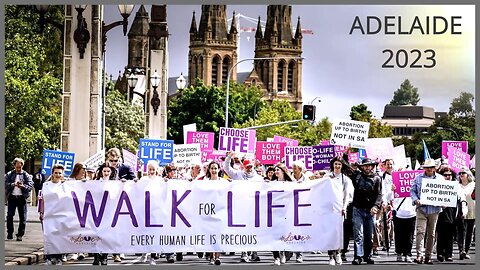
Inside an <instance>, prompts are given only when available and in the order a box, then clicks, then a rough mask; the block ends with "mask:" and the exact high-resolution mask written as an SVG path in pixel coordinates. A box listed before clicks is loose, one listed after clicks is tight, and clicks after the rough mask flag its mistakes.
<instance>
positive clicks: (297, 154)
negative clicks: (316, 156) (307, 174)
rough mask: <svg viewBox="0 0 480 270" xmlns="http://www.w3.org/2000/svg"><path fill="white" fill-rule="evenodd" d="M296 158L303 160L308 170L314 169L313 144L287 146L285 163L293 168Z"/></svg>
mask: <svg viewBox="0 0 480 270" xmlns="http://www.w3.org/2000/svg"><path fill="white" fill-rule="evenodd" d="M295 160H301V161H303V163H304V164H305V167H306V168H307V170H313V156H312V146H285V165H286V166H287V168H289V169H291V168H292V164H293V162H294V161H295Z"/></svg>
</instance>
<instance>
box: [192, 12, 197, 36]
mask: <svg viewBox="0 0 480 270" xmlns="http://www.w3.org/2000/svg"><path fill="white" fill-rule="evenodd" d="M190 34H197V21H196V20H195V11H193V16H192V24H191V25H190Z"/></svg>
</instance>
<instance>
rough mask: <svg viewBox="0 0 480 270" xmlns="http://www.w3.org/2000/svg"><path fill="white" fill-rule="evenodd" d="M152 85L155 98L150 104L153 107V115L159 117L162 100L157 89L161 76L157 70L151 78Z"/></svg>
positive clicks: (153, 97)
mask: <svg viewBox="0 0 480 270" xmlns="http://www.w3.org/2000/svg"><path fill="white" fill-rule="evenodd" d="M150 83H151V85H152V87H153V96H152V99H151V100H150V104H151V105H152V107H153V114H154V115H157V111H158V107H159V106H160V98H159V96H158V92H157V87H158V85H159V84H160V75H158V73H157V70H155V73H153V75H152V76H151V77H150Z"/></svg>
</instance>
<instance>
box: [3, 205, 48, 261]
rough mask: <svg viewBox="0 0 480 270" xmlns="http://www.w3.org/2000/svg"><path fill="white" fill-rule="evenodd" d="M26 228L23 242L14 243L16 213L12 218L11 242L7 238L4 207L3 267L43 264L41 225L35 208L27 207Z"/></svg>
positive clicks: (16, 222)
mask: <svg viewBox="0 0 480 270" xmlns="http://www.w3.org/2000/svg"><path fill="white" fill-rule="evenodd" d="M27 211H28V214H27V226H26V229H25V235H24V236H23V241H21V242H20V241H16V240H15V239H16V238H15V234H16V233H17V229H18V213H16V215H15V217H14V219H13V220H14V222H13V225H14V235H13V240H6V238H7V231H6V229H7V218H6V215H7V206H5V232H4V239H5V265H29V264H37V263H40V262H43V233H42V224H41V223H40V220H39V219H38V213H37V207H36V206H31V205H28V210H27Z"/></svg>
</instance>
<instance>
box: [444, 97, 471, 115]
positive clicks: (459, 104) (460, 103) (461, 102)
mask: <svg viewBox="0 0 480 270" xmlns="http://www.w3.org/2000/svg"><path fill="white" fill-rule="evenodd" d="M474 99H475V97H474V96H473V94H471V93H467V92H461V93H460V96H459V97H458V98H454V99H453V101H452V103H450V108H449V112H448V113H449V114H450V115H453V116H455V117H457V118H470V117H473V118H475V109H474V108H473V105H472V102H473V100H474Z"/></svg>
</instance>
